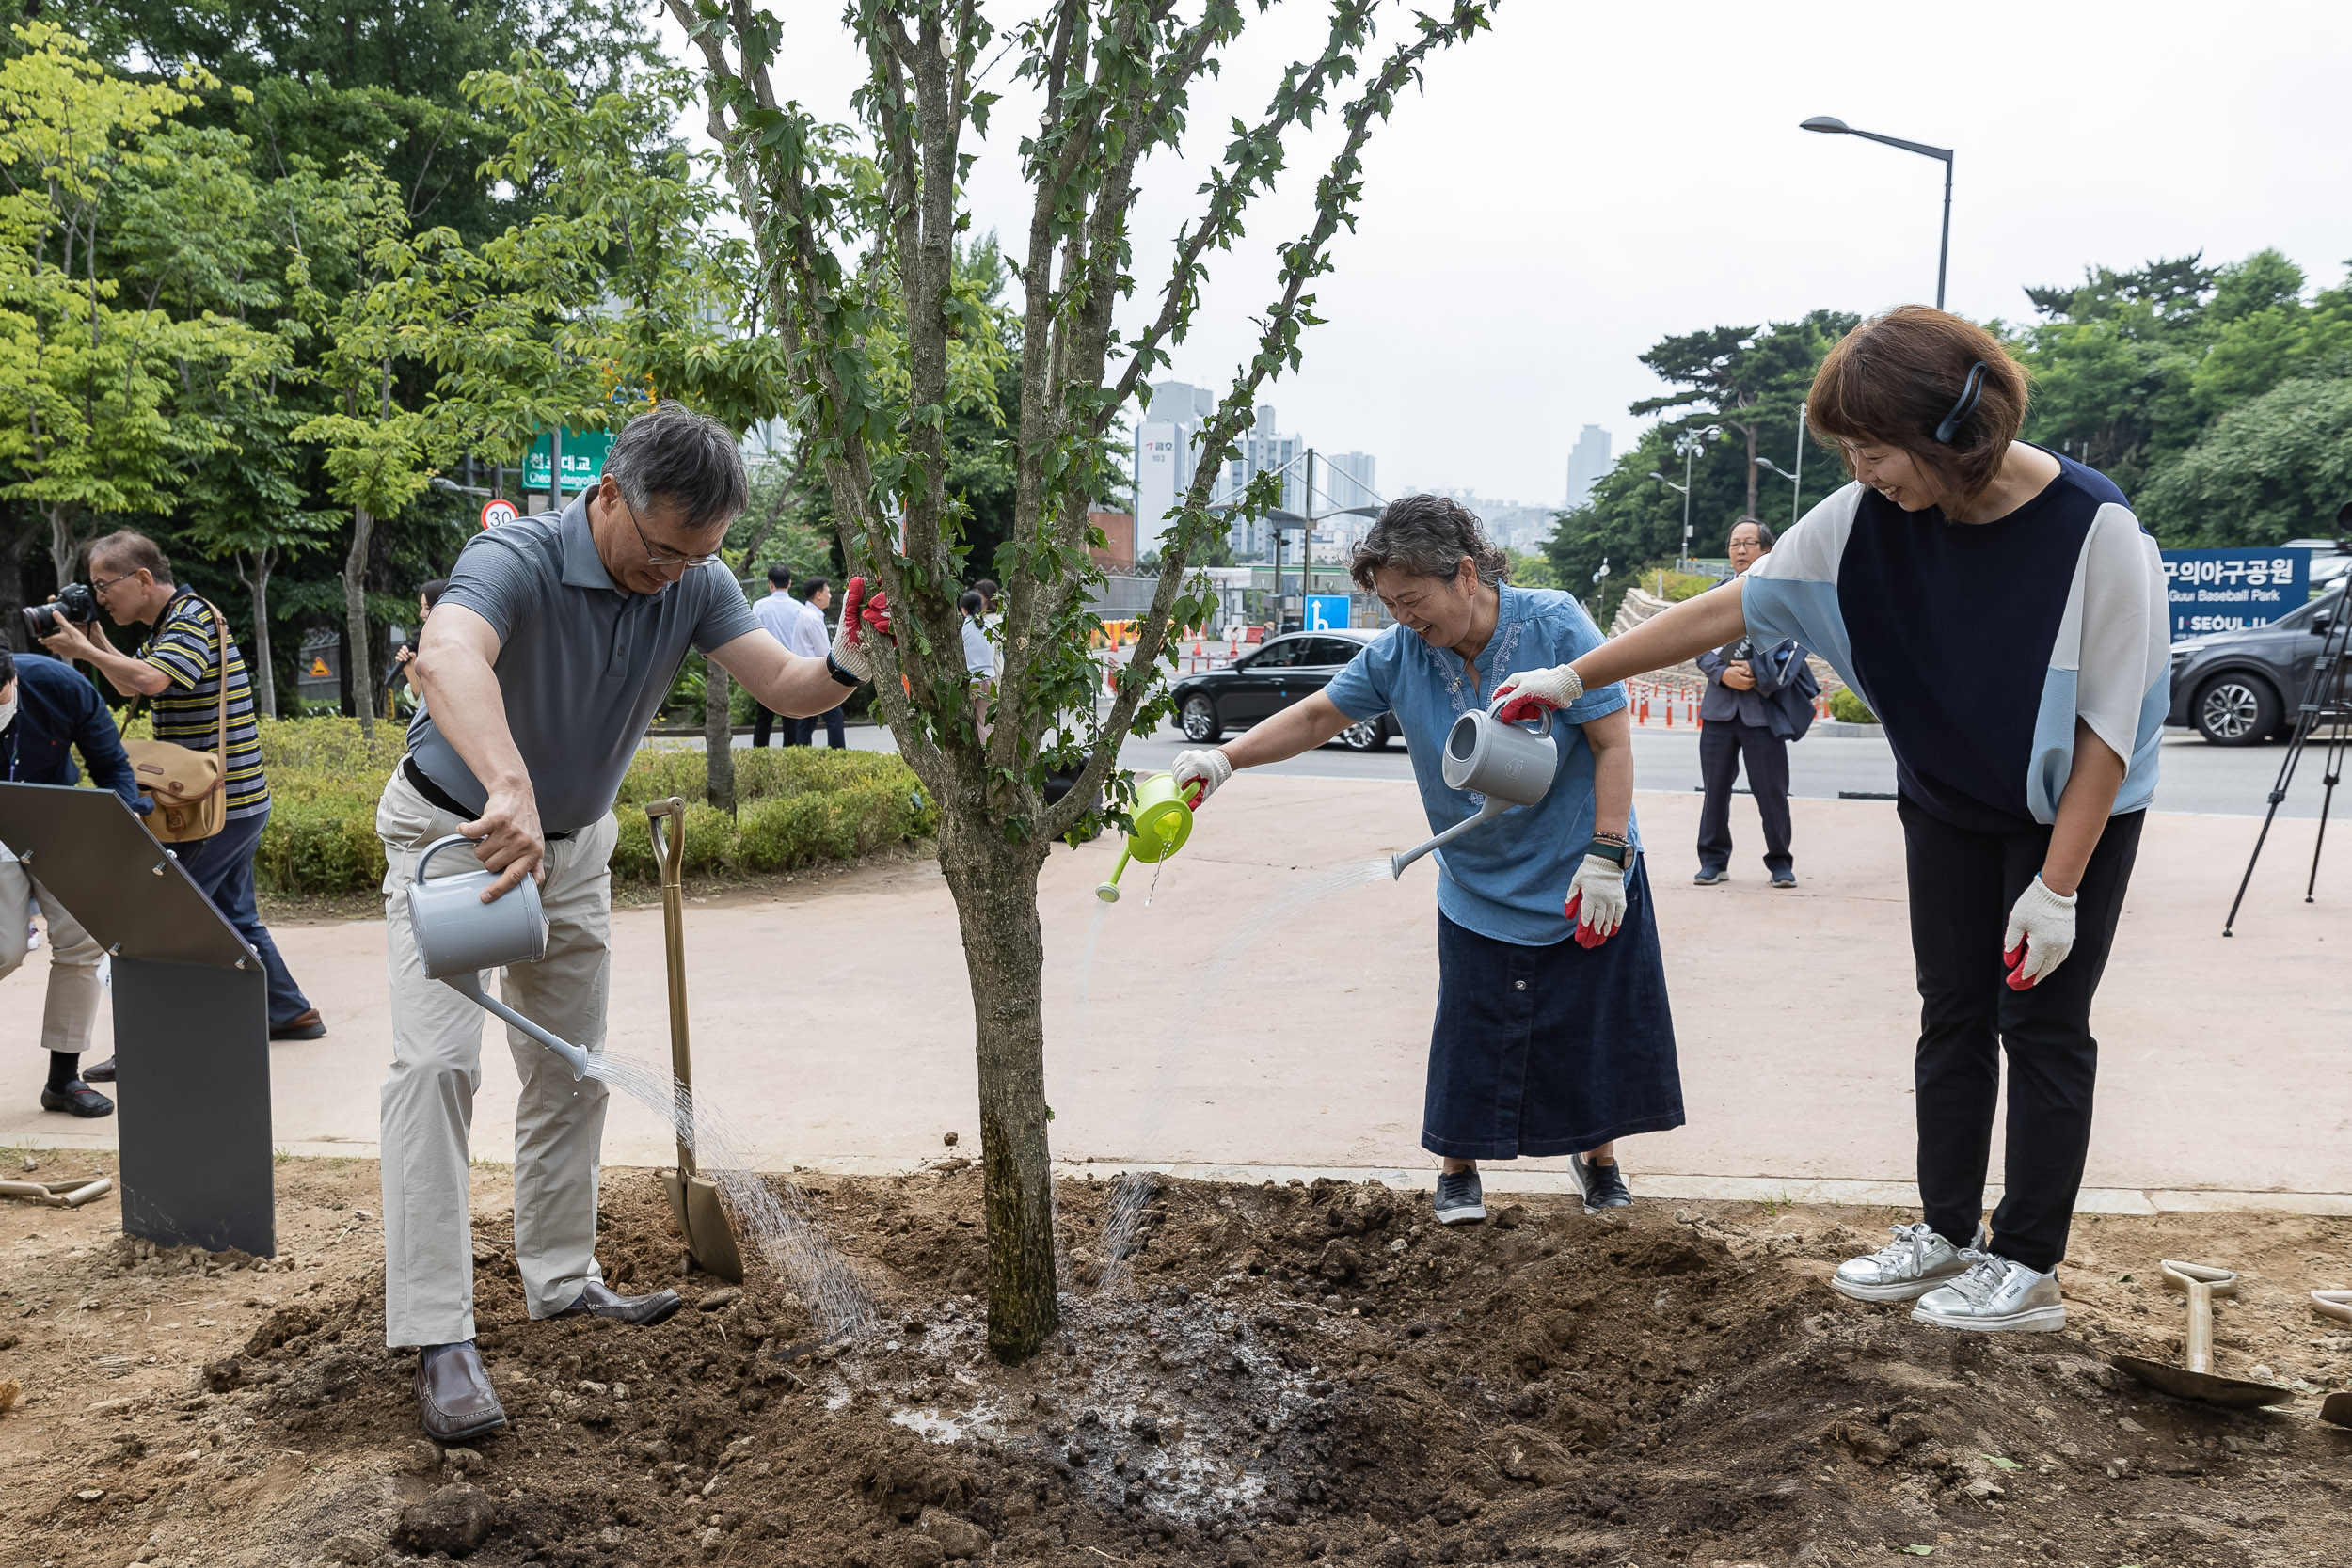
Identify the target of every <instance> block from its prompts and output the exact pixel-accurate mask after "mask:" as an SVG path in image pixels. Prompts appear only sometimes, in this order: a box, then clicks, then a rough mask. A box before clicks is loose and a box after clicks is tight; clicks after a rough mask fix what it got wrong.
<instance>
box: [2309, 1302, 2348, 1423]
mask: <svg viewBox="0 0 2352 1568" xmlns="http://www.w3.org/2000/svg"><path fill="white" fill-rule="evenodd" d="M2312 1311H2314V1312H2316V1313H2318V1314H2319V1315H2320V1316H2321V1317H2323V1318H2333V1319H2335V1320H2336V1322H2338V1323H2352V1291H2312ZM2319 1418H2320V1419H2321V1420H2323V1421H2332V1422H2333V1423H2335V1424H2336V1425H2337V1426H2340V1427H2352V1393H2344V1394H2330V1395H2328V1397H2327V1398H2326V1399H2324V1400H2322V1401H2321V1402H2320V1404H2319Z"/></svg>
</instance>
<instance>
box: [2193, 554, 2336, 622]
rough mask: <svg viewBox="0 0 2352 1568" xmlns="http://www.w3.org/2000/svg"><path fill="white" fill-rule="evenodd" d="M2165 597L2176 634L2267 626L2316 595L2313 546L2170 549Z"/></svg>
mask: <svg viewBox="0 0 2352 1568" xmlns="http://www.w3.org/2000/svg"><path fill="white" fill-rule="evenodd" d="M2164 589H2165V597H2166V598H2167V599H2168V600H2169V602H2170V605H2171V610H2172V640H2173V641H2176V642H2177V641H2180V640H2181V639H2182V638H2184V637H2201V636H2203V635H2204V634H2205V633H2207V632H2216V631H2243V630H2245V629H2246V628H2247V627H2248V626H2265V625H2267V624H2269V623H2270V622H2272V621H2275V620H2277V619H2278V618H2279V617H2280V616H2281V615H2284V614H2285V613H2286V612H2287V611H2289V610H2295V609H2297V608H2299V607H2300V606H2302V605H2303V604H2304V603H2305V602H2306V601H2308V600H2309V599H2310V598H2311V596H2312V552H2311V551H2310V550H2308V549H2288V548H2286V547H2284V546H2268V547H2264V548H2255V549H2234V550H2166V551H2165V552H2164Z"/></svg>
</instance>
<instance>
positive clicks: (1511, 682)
mask: <svg viewBox="0 0 2352 1568" xmlns="http://www.w3.org/2000/svg"><path fill="white" fill-rule="evenodd" d="M1583 695H1584V678H1583V677H1582V676H1581V675H1579V674H1578V673H1576V672H1575V671H1574V670H1572V669H1570V668H1569V667H1568V666H1567V665H1565V664H1556V665H1554V666H1552V667H1551V668H1550V669H1549V670H1521V671H1520V672H1519V673H1517V674H1515V675H1512V676H1510V677H1508V678H1507V679H1505V680H1504V681H1503V683H1502V685H1501V686H1498V687H1496V688H1495V700H1494V701H1493V702H1491V703H1489V704H1488V705H1487V708H1488V710H1489V711H1490V712H1492V713H1493V714H1494V716H1495V717H1496V718H1498V719H1500V720H1502V721H1503V722H1504V723H1506V724H1516V723H1518V721H1520V720H1522V719H1533V718H1534V717H1535V715H1537V714H1539V713H1541V712H1543V711H1544V710H1545V709H1547V708H1555V707H1566V706H1567V705H1569V704H1570V703H1573V702H1575V701H1576V700H1577V699H1578V698H1579V697H1581V696H1583Z"/></svg>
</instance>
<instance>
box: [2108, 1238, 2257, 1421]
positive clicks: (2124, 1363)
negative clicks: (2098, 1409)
mask: <svg viewBox="0 0 2352 1568" xmlns="http://www.w3.org/2000/svg"><path fill="white" fill-rule="evenodd" d="M2164 1284H2165V1288H2166V1289H2167V1290H2170V1291H2186V1292H2187V1293H2188V1346H2187V1356H2186V1359H2187V1362H2188V1365H2186V1366H2185V1367H2171V1366H2167V1365H2166V1364H2165V1363H2163V1362H2161V1361H2149V1360H2146V1359H2144V1358H2142V1357H2140V1356H2137V1355H2119V1356H2117V1357H2115V1364H2116V1365H2117V1366H2118V1367H2121V1368H2122V1369H2123V1370H2125V1371H2127V1372H2129V1373H2131V1374H2132V1375H2133V1376H2134V1377H2136V1378H2137V1379H2139V1381H2140V1382H2142V1383H2145V1384H2147V1385H2148V1386H2150V1387H2152V1388H2160V1389H2162V1390H2163V1391H2164V1392H2166V1393H2168V1394H2170V1395H2171V1396H2172V1397H2173V1398H2174V1399H2182V1400H2195V1401H2197V1402H2199V1403H2201V1404H2213V1405H2218V1406H2220V1407H2221V1408H2222V1409H2224V1410H2252V1409H2255V1408H2256V1407H2258V1406H2260V1405H2265V1404H2285V1403H2287V1402H2290V1401H2292V1400H2293V1399H2294V1398H2295V1390H2294V1389H2292V1388H2280V1387H2278V1386H2274V1385H2271V1384H2268V1383H2249V1382H2246V1381H2245V1380H2244V1379H2242V1378H2234V1377H2217V1376H2216V1375H2215V1373H2214V1370H2213V1298H2214V1297H2216V1296H2233V1295H2235V1294H2237V1275H2234V1274H2233V1273H2231V1272H2230V1271H2229V1270H2228V1269H2217V1268H2214V1267H2212V1266H2210V1265H2208V1264H2204V1263H2176V1262H2174V1261H2173V1260H2172V1259H2169V1258H2168V1259H2165V1260H2164Z"/></svg>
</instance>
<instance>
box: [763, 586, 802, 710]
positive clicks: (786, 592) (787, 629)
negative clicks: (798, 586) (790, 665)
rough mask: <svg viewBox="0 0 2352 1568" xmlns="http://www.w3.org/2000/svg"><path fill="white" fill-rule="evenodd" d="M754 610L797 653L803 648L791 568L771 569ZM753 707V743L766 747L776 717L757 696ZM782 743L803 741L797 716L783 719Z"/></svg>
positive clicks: (774, 635)
mask: <svg viewBox="0 0 2352 1568" xmlns="http://www.w3.org/2000/svg"><path fill="white" fill-rule="evenodd" d="M752 613H753V614H754V615H756V616H758V617H759V624H760V625H761V626H766V627H767V628H768V635H769V636H771V637H772V638H774V639H775V640H776V641H779V642H781V643H783V644H784V645H785V646H786V647H787V648H788V649H790V650H791V651H793V652H794V653H798V652H799V651H800V648H801V644H800V643H798V642H795V641H793V640H792V639H793V634H794V632H796V631H797V630H798V629H799V627H800V625H801V604H800V601H799V600H798V599H795V598H794V597H793V596H792V568H791V567H789V566H782V565H778V566H771V567H769V568H768V596H767V597H766V598H764V599H762V600H760V601H759V602H758V603H757V604H755V605H754V606H752ZM752 709H753V714H752V744H753V745H755V746H765V745H767V744H768V736H769V733H770V732H771V730H773V729H774V728H775V725H776V716H775V715H774V714H772V713H771V712H769V711H768V710H767V709H766V708H764V707H762V706H760V705H759V702H758V699H756V698H755V699H753V702H752ZM783 743H784V744H785V745H787V746H798V745H799V744H800V743H801V721H799V720H798V719H787V720H786V721H784V742H783Z"/></svg>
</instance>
